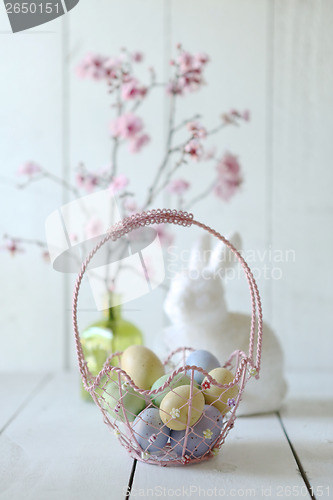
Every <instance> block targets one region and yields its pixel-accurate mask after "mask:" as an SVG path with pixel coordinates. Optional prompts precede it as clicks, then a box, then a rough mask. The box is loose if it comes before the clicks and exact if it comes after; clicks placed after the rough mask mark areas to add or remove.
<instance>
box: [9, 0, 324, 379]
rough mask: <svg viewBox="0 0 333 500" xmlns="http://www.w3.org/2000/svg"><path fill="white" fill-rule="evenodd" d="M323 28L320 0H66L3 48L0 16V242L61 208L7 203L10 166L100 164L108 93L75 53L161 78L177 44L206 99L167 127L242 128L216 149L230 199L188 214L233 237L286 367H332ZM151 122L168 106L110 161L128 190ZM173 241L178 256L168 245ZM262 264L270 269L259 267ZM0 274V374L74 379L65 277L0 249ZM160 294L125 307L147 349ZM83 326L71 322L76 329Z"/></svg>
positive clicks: (149, 114) (27, 194)
mask: <svg viewBox="0 0 333 500" xmlns="http://www.w3.org/2000/svg"><path fill="white" fill-rule="evenodd" d="M332 24H333V4H332V3H331V2H330V0H321V1H318V0H311V1H310V0H291V1H289V2H284V1H283V0H275V1H271V2H267V1H265V0H250V1H249V0H233V1H232V2H230V1H229V0H205V1H203V0H177V1H172V0H164V1H163V0H140V1H138V0H122V1H121V2H120V1H115V0H99V1H98V2H92V1H89V0H81V1H80V3H79V5H78V6H77V7H76V8H75V9H73V11H71V13H70V14H68V15H67V16H66V17H64V18H60V19H58V20H56V21H53V22H51V23H49V24H47V25H44V26H42V27H39V28H36V29H34V30H32V31H30V32H27V33H19V34H16V35H12V34H11V33H10V32H9V23H8V20H7V19H6V17H5V13H4V9H3V7H1V8H0V60H1V80H0V88H1V108H0V127H1V133H0V144H1V147H0V169H1V170H0V172H1V174H0V175H1V182H0V200H1V222H0V232H1V233H3V232H9V233H11V234H13V235H22V236H25V237H38V238H43V237H44V220H45V218H46V216H47V215H48V214H49V213H50V212H51V211H52V210H54V209H56V208H58V207H59V206H60V205H61V204H62V203H63V202H65V201H66V195H65V193H64V192H62V191H61V189H57V187H56V186H52V185H50V184H49V183H48V182H47V181H44V182H43V183H40V184H36V185H33V186H31V187H30V188H29V189H28V190H26V191H24V192H17V191H16V190H15V189H14V188H13V187H12V186H11V183H13V182H16V177H15V171H16V169H17V167H18V166H19V165H20V164H21V163H22V162H24V161H25V160H27V159H33V160H36V161H38V162H40V163H41V164H43V165H44V166H45V167H47V168H49V169H50V170H52V171H53V172H54V173H57V174H58V175H64V176H65V177H66V178H70V170H69V169H70V167H73V166H76V165H77V164H78V162H79V161H81V160H84V161H85V162H86V164H87V165H88V166H89V167H91V168H93V167H95V166H96V167H98V166H101V165H104V164H106V163H107V162H108V158H109V154H110V153H109V149H110V144H109V140H108V137H107V132H106V128H107V124H108V122H109V119H110V110H109V108H108V96H107V94H106V92H105V89H104V87H103V84H98V83H94V82H89V81H80V80H78V79H77V77H76V76H75V72H74V68H75V66H76V65H77V63H78V62H79V60H80V59H81V58H82V56H83V55H84V54H85V53H86V52H88V51H94V52H101V53H105V54H110V55H112V54H115V53H117V52H118V50H119V48H120V47H121V46H127V47H128V48H129V49H138V50H142V51H143V52H144V53H145V54H146V63H147V65H148V64H149V65H150V64H151V65H154V66H155V68H156V70H157V72H158V73H159V74H160V75H161V77H163V78H165V77H166V76H167V73H168V69H169V67H168V61H169V59H170V57H171V55H172V51H173V50H174V47H175V45H176V43H177V42H182V43H183V45H184V46H185V47H186V48H188V49H189V50H193V51H199V50H202V51H205V52H208V53H209V54H210V56H211V63H210V64H209V66H208V68H207V75H206V76H207V81H208V86H207V87H206V88H205V89H203V90H202V92H200V93H198V94H195V95H193V96H191V97H190V98H188V99H186V100H184V102H182V103H181V106H180V108H179V114H178V118H179V119H180V120H181V119H182V117H183V118H184V117H187V116H188V114H192V113H193V112H197V111H199V112H202V113H203V114H204V116H205V119H206V122H207V123H208V124H210V125H213V124H214V120H215V118H216V117H218V115H219V114H220V112H222V111H224V110H229V109H230V108H232V107H236V108H240V109H244V108H249V109H250V110H251V113H252V119H251V122H250V124H248V125H244V126H242V127H241V128H240V129H239V130H234V129H230V130H227V131H226V132H225V133H224V135H222V136H220V144H221V149H224V148H230V149H231V150H232V151H234V152H235V153H237V154H238V155H239V157H240V159H241V162H242V164H243V168H244V172H245V184H244V187H243V190H242V193H241V194H240V195H238V196H237V197H236V198H235V199H234V200H233V201H232V202H231V203H230V204H228V205H226V204H223V203H221V202H220V201H219V200H216V199H215V198H210V199H208V200H206V202H205V203H204V204H201V205H198V206H197V208H196V209H195V215H196V217H197V218H200V219H201V220H202V221H204V222H207V223H209V224H210V225H212V226H213V227H215V228H216V229H217V230H219V231H221V232H223V233H225V234H228V233H229V232H231V231H233V230H235V229H237V230H239V231H240V232H241V234H242V236H243V240H244V248H245V249H249V250H253V249H256V250H257V251H258V254H257V255H258V257H257V261H256V262H250V264H251V265H252V266H253V267H255V268H258V271H261V276H260V277H259V279H258V284H259V287H260V289H261V291H262V295H263V306H264V316H265V318H266V320H267V321H268V322H270V323H271V324H272V325H273V326H274V328H275V329H276V331H277V333H278V336H279V338H280V339H281V342H282V343H283V346H284V350H285V353H286V362H287V366H288V367H289V368H291V367H296V368H300V367H304V368H310V369H316V368H319V367H328V366H331V355H330V349H332V347H333V340H332V338H333V336H332V333H333V328H332V327H333V320H332V305H331V304H332V298H333V289H332V288H333V285H332V283H333V266H332V265H331V263H330V257H331V255H332V253H333V236H332V209H333V206H332V199H333V198H332V195H331V186H332V181H333V169H332V157H333V141H332V139H331V134H332V128H333V90H332V89H333V62H332V58H333V31H332ZM166 113H167V101H166V100H165V98H164V97H163V95H162V93H156V95H155V96H154V98H153V99H152V101H151V102H150V103H149V104H148V102H147V104H146V105H145V109H144V119H145V122H146V123H147V128H149V129H150V130H153V142H152V144H151V145H150V147H149V148H147V149H146V150H145V151H144V152H143V153H142V154H141V155H139V156H137V157H135V158H134V157H128V158H127V157H125V156H124V157H123V162H124V165H126V167H125V168H124V171H126V173H128V174H129V175H130V176H131V178H132V179H133V182H135V183H136V186H137V190H138V191H140V190H141V191H142V190H143V189H144V187H145V181H144V180H142V175H141V173H142V171H143V169H144V172H145V176H146V177H148V176H151V175H152V172H153V171H154V168H155V165H156V162H157V161H158V158H159V157H160V152H161V149H162V148H163V137H164V135H163V133H164V131H165V127H166ZM189 171H190V169H189ZM190 175H191V180H192V182H193V184H194V186H195V189H197V190H198V191H199V189H200V184H201V183H202V180H203V175H207V174H206V173H204V172H203V170H202V167H201V166H200V164H198V165H194V166H193V168H192V167H191V171H190ZM162 201H164V202H168V200H165V199H164V200H161V204H162ZM179 241H180V242H181V244H182V245H186V241H185V239H184V236H183V235H182V236H181V237H180V239H179ZM269 251H271V254H272V256H273V258H274V256H275V259H277V255H280V254H282V255H283V258H284V260H285V261H284V262H282V263H280V262H275V261H274V260H273V261H272V259H270V258H269ZM265 252H266V257H264V256H265ZM277 252H278V253H277ZM294 256H295V258H294ZM287 258H288V261H287V262H286V259H287ZM264 265H267V266H269V268H270V272H271V271H272V268H276V267H278V268H279V269H278V270H277V271H276V270H275V271H274V273H273V277H279V273H280V272H281V273H282V276H281V279H265V278H264V276H263V274H264V270H263V266H264ZM0 266H1V267H0V269H1V287H0V301H1V318H0V332H1V333H0V335H1V344H0V345H1V348H0V369H1V370H8V371H12V370H34V371H38V370H45V369H51V370H54V369H60V368H63V367H69V366H74V365H75V360H74V344H73V342H72V339H71V325H70V307H71V304H70V297H71V290H72V289H71V287H72V281H73V280H72V278H67V277H64V276H63V275H60V274H57V273H55V272H54V271H52V270H51V269H50V268H48V266H47V264H45V263H44V262H42V260H41V259H40V258H39V254H38V251H37V250H34V249H33V248H31V249H30V250H29V252H28V253H27V254H26V255H22V256H21V255H19V256H16V257H15V258H11V257H10V256H9V255H7V254H6V253H5V252H1V254H0ZM162 297H163V294H162V292H161V291H160V290H159V291H156V292H154V294H152V295H151V296H146V297H144V298H142V299H141V300H138V301H136V302H135V303H133V304H132V305H131V307H128V311H127V314H126V315H127V316H128V317H130V318H133V320H135V322H136V323H137V324H139V325H140V326H141V327H142V329H143V330H144V332H145V337H146V342H147V343H152V342H153V336H154V335H155V333H158V332H159V331H160V330H161V327H162V322H163V318H162V313H161V301H162ZM228 298H229V303H230V307H231V308H233V309H239V310H242V311H248V310H249V299H248V297H247V293H246V287H244V286H243V285H242V284H241V282H238V281H237V282H235V283H232V284H231V285H230V287H228ZM129 309H132V310H129ZM93 317H94V315H93V314H92V313H89V314H88V313H82V316H81V320H82V324H85V323H88V322H89V321H90V319H92V318H93Z"/></svg>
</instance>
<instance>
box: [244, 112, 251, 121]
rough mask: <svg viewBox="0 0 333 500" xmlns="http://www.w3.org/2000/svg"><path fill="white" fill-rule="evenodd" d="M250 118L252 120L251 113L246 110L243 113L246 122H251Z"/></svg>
mask: <svg viewBox="0 0 333 500" xmlns="http://www.w3.org/2000/svg"><path fill="white" fill-rule="evenodd" d="M250 118H251V113H250V111H249V110H248V109H245V110H244V111H243V120H245V121H246V122H249V121H250Z"/></svg>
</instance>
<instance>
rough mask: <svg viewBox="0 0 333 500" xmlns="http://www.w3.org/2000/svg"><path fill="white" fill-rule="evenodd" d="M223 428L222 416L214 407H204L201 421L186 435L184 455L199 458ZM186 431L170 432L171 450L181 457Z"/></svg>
mask: <svg viewBox="0 0 333 500" xmlns="http://www.w3.org/2000/svg"><path fill="white" fill-rule="evenodd" d="M222 427H223V416H222V415H221V413H220V412H219V410H218V409H217V408H215V407H214V406H208V405H205V407H204V411H203V415H202V417H201V419H200V420H199V421H198V422H197V423H196V424H195V425H194V426H193V428H192V430H191V431H190V432H189V433H188V436H187V443H186V449H185V455H188V456H189V457H190V458H191V457H192V456H193V457H201V456H202V455H204V454H205V453H206V452H207V451H208V450H209V449H210V448H211V447H212V445H213V444H214V442H215V441H216V440H217V438H218V437H219V435H220V433H221V430H222ZM185 434H186V431H171V434H170V437H171V440H170V444H171V447H172V450H173V451H174V452H175V453H176V454H177V455H178V456H182V454H183V446H184V444H185Z"/></svg>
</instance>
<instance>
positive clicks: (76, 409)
mask: <svg viewBox="0 0 333 500" xmlns="http://www.w3.org/2000/svg"><path fill="white" fill-rule="evenodd" d="M78 387H79V379H78V376H77V374H76V373H75V374H66V375H65V374H60V375H57V376H55V377H54V378H53V379H52V381H51V382H50V383H48V384H47V385H46V386H45V387H44V388H43V390H42V391H41V392H40V393H39V394H38V395H37V396H36V397H35V398H34V400H33V401H32V402H31V404H30V405H28V406H26V407H25V408H24V410H23V411H22V412H21V413H20V415H19V416H18V417H17V418H16V419H15V420H14V421H13V422H12V423H11V425H10V426H9V427H8V428H7V429H6V430H5V432H4V433H3V434H2V436H1V438H0V448H1V450H2V451H1V455H0V456H1V467H0V471H1V472H0V474H1V480H0V485H1V486H0V496H1V499H3V500H7V499H11V500H18V499H19V498H22V497H24V498H27V499H31V500H32V499H34V500H45V498H47V499H50V500H56V499H59V498H62V499H64V500H72V499H74V498H82V499H87V500H88V499H90V498H100V499H109V498H117V499H120V498H123V497H124V495H123V491H124V490H126V487H127V483H128V479H129V475H130V471H131V467H132V459H131V458H130V457H129V455H128V454H127V452H126V450H125V449H123V448H122V447H121V446H120V445H119V443H118V441H117V439H116V438H115V437H114V436H113V435H112V433H110V431H109V430H108V429H107V427H106V425H105V424H104V423H103V421H102V418H101V413H100V412H99V410H98V408H97V407H96V406H95V405H94V404H91V403H87V402H83V401H82V400H81V399H80V397H79V391H78Z"/></svg>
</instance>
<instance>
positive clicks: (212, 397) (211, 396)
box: [201, 368, 239, 415]
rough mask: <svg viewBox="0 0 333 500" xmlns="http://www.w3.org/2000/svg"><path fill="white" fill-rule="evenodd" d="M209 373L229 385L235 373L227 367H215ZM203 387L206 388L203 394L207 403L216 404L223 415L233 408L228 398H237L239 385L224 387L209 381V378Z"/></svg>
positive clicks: (218, 380) (220, 382) (217, 380)
mask: <svg viewBox="0 0 333 500" xmlns="http://www.w3.org/2000/svg"><path fill="white" fill-rule="evenodd" d="M209 375H210V376H211V377H213V378H214V379H215V380H216V382H218V383H219V384H223V385H227V384H229V383H230V382H232V381H233V380H234V375H233V373H231V371H229V370H227V369H226V368H215V369H214V370H212V371H210V372H209ZM201 387H202V388H203V389H204V391H203V394H204V396H205V401H206V403H207V404H212V405H213V406H215V408H217V409H218V410H219V411H220V412H221V413H222V415H224V414H225V413H227V412H228V411H229V410H231V406H229V405H228V400H232V399H235V398H236V397H237V394H238V391H239V387H238V385H234V386H233V387H230V388H229V389H225V388H223V387H217V386H216V385H214V384H213V383H212V382H209V381H208V379H207V378H205V379H204V381H203V383H202V384H201Z"/></svg>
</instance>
